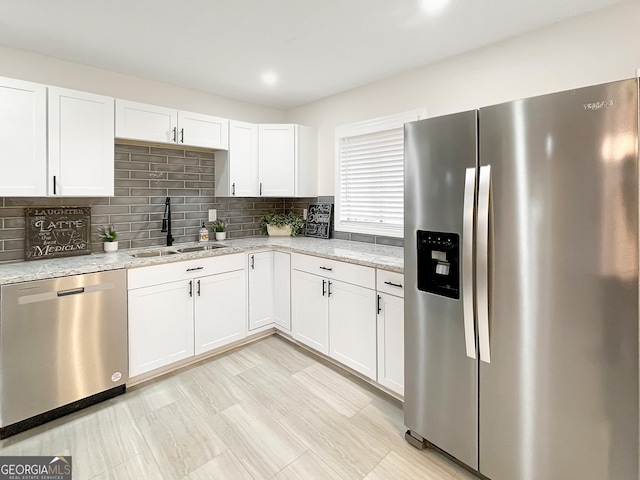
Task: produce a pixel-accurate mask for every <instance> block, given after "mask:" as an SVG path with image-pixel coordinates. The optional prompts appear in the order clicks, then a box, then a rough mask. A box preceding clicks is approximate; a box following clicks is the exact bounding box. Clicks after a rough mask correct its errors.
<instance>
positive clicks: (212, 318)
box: [127, 254, 247, 377]
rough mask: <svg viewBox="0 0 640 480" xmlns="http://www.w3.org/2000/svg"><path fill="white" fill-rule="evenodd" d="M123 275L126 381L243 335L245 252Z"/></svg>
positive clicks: (139, 269)
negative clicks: (126, 321)
mask: <svg viewBox="0 0 640 480" xmlns="http://www.w3.org/2000/svg"><path fill="white" fill-rule="evenodd" d="M127 276H128V288H129V292H128V300H129V376H130V377H135V376H137V375H141V374H144V373H147V372H150V371H152V370H156V369H158V368H161V367H166V366H168V365H170V364H172V363H175V362H177V361H179V360H184V359H186V358H189V357H192V356H193V355H199V354H202V353H205V352H208V351H210V350H213V349H215V348H218V347H222V346H224V345H227V344H229V343H232V342H234V341H237V340H241V339H243V338H244V337H245V336H246V331H247V328H246V325H247V324H246V318H247V311H246V303H247V296H246V279H245V262H244V255H243V254H231V255H225V256H221V257H213V258H211V257H210V258H204V259H202V260H186V261H182V262H176V263H170V264H163V265H156V266H151V267H141V268H134V269H131V270H129V271H128V272H127Z"/></svg>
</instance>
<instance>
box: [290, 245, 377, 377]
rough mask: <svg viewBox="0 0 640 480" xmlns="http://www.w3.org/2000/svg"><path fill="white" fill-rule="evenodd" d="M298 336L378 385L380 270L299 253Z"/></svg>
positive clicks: (295, 285) (295, 257) (295, 275)
mask: <svg viewBox="0 0 640 480" xmlns="http://www.w3.org/2000/svg"><path fill="white" fill-rule="evenodd" d="M291 269H292V274H291V291H292V334H293V338H294V339H296V340H298V341H299V342H301V343H304V344H305V345H307V346H309V347H311V348H313V349H315V350H318V351H319V352H320V353H324V354H325V355H329V356H330V357H331V358H333V359H335V360H337V361H338V362H340V363H342V364H344V365H346V366H347V367H350V368H352V369H353V370H355V371H357V372H359V373H361V374H363V375H365V376H367V377H369V378H371V379H373V380H376V378H377V371H376V366H377V358H376V347H377V346H376V329H377V326H376V310H375V308H376V292H375V290H374V289H375V269H373V268H370V267H364V266H361V265H353V264H350V263H344V262H339V261H336V260H329V259H324V258H320V257H313V256H310V255H301V254H297V253H294V254H292V258H291Z"/></svg>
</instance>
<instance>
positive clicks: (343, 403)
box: [291, 363, 375, 417]
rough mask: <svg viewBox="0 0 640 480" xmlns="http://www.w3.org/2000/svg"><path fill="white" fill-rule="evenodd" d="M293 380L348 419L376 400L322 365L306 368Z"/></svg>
mask: <svg viewBox="0 0 640 480" xmlns="http://www.w3.org/2000/svg"><path fill="white" fill-rule="evenodd" d="M291 378H293V379H294V380H296V381H297V382H299V383H300V384H301V385H302V386H303V387H305V388H306V389H307V390H309V391H310V392H311V393H313V394H314V395H315V396H316V397H318V398H320V399H321V400H323V401H324V402H325V403H327V404H328V405H329V406H331V407H332V408H333V409H334V410H335V411H336V412H338V413H340V414H342V415H344V416H346V417H351V416H352V415H355V414H356V413H358V412H359V411H360V410H361V409H362V408H364V407H365V406H366V405H367V404H369V403H371V401H372V400H373V399H374V398H375V396H374V394H372V393H371V392H369V391H367V390H366V389H365V388H363V387H361V386H360V385H358V384H356V383H354V382H352V381H351V380H349V379H348V378H346V377H345V376H343V375H342V374H340V373H338V372H336V371H334V370H333V369H331V368H329V367H327V366H325V365H322V364H320V363H316V364H314V365H312V366H310V367H307V368H305V369H304V370H302V371H300V372H298V373H296V374H294V375H292V376H291Z"/></svg>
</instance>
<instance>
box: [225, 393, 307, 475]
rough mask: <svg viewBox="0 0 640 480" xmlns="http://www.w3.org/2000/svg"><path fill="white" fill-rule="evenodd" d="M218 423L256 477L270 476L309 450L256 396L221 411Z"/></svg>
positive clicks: (231, 445)
mask: <svg viewBox="0 0 640 480" xmlns="http://www.w3.org/2000/svg"><path fill="white" fill-rule="evenodd" d="M214 427H215V429H216V431H217V432H219V434H220V435H221V436H222V438H224V440H225V442H226V444H227V445H228V446H229V449H230V450H231V451H232V452H233V453H234V455H236V457H237V458H238V460H240V463H242V465H244V467H245V468H246V469H247V470H248V471H249V473H250V474H251V475H252V476H253V477H254V478H256V479H267V478H270V477H271V476H273V475H274V474H275V473H277V472H279V471H280V470H281V469H283V468H284V467H286V466H287V465H288V464H289V463H291V462H292V461H294V460H295V459H296V458H298V457H299V456H300V455H301V454H302V453H304V451H305V447H304V446H303V445H302V443H301V442H300V440H299V439H298V438H296V437H295V436H294V435H292V434H291V432H289V431H288V430H286V429H285V428H283V427H282V426H281V425H280V424H279V423H278V422H277V421H276V420H275V419H274V418H273V417H272V416H271V415H270V414H269V411H268V410H267V409H265V408H264V407H262V406H261V405H259V404H258V403H257V402H255V401H253V400H252V401H247V402H243V403H241V404H238V405H234V406H233V407H230V408H228V409H226V410H224V411H222V412H220V414H219V415H218V417H217V418H216V420H215V423H214Z"/></svg>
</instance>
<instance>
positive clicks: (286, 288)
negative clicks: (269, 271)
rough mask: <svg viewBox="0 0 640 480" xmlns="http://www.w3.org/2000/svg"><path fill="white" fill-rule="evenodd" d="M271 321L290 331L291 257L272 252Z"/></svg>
mask: <svg viewBox="0 0 640 480" xmlns="http://www.w3.org/2000/svg"><path fill="white" fill-rule="evenodd" d="M273 321H274V322H275V323H276V324H277V325H279V326H280V327H282V328H284V329H285V330H291V255H289V254H288V253H282V252H273Z"/></svg>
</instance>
